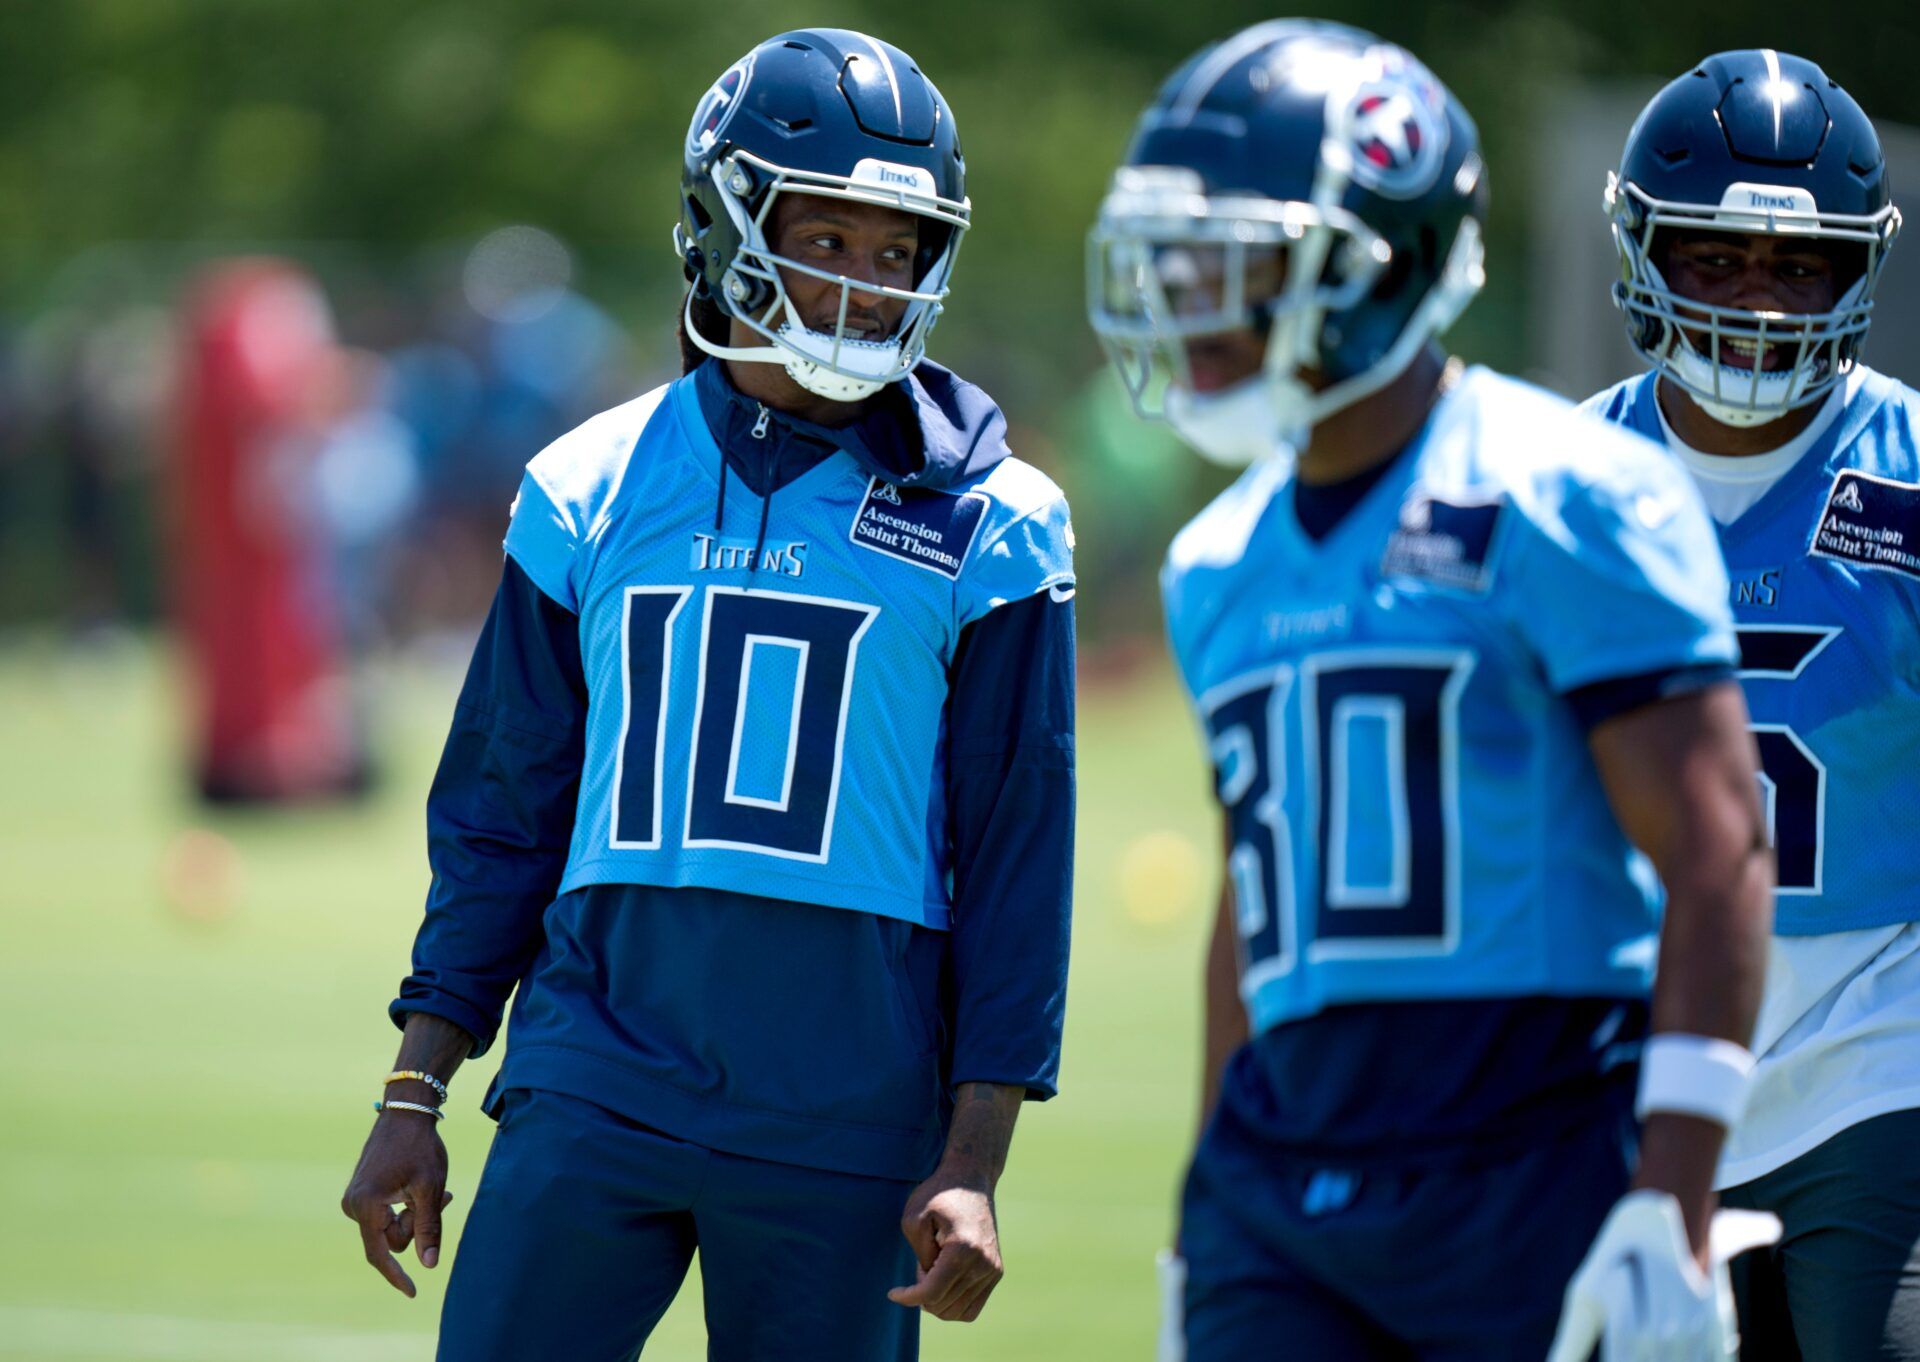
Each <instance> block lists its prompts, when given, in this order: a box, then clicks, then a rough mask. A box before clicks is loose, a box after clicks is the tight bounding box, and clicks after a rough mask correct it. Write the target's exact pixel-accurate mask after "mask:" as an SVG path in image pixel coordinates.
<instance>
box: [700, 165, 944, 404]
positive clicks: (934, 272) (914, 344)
mask: <svg viewBox="0 0 1920 1362" xmlns="http://www.w3.org/2000/svg"><path fill="white" fill-rule="evenodd" d="M710 175H711V178H712V181H713V186H714V189H715V190H716V191H717V192H716V194H715V196H714V198H715V201H717V202H718V203H719V204H720V206H721V208H722V210H723V211H724V212H725V213H726V215H727V218H728V222H729V224H730V225H731V227H732V229H733V233H734V235H735V236H736V237H737V238H738V241H739V245H738V246H737V247H736V249H735V250H734V253H733V258H732V260H731V261H730V262H729V264H728V267H727V270H726V272H725V274H724V275H723V276H722V278H721V284H720V288H719V289H718V290H717V296H716V299H715V301H716V302H718V303H719V305H720V307H721V310H722V311H724V312H725V313H726V314H727V315H728V316H730V317H733V318H735V319H737V320H739V321H741V322H743V323H745V324H746V326H747V327H748V328H750V329H751V330H753V331H754V332H755V333H757V334H758V335H759V336H761V337H762V338H763V339H764V340H766V341H767V342H768V343H767V344H766V345H760V346H732V345H722V344H718V343H716V342H714V341H713V340H712V339H710V338H708V337H706V336H703V335H701V334H700V333H699V331H698V329H697V328H696V327H695V326H694V325H693V319H692V314H691V309H692V302H693V299H692V295H691V294H690V295H689V296H688V300H687V306H688V318H687V323H688V324H687V333H688V335H689V336H690V337H691V338H692V340H693V342H694V344H696V345H698V346H699V347H700V349H701V350H703V351H705V352H706V353H707V354H709V355H713V356H715V357H717V358H720V359H726V360H743V361H747V362H752V363H767V364H779V365H781V366H783V367H784V368H785V369H786V371H787V373H788V375H789V376H790V377H791V378H792V379H793V381H794V382H796V383H798V384H799V385H800V386H801V387H803V388H805V389H806V390H807V391H808V392H811V393H814V394H816V395H817V396H820V397H825V398H828V399H830V400H833V401H838V402H857V401H859V400H861V399H863V398H866V397H870V396H872V395H873V394H874V393H877V392H878V391H880V389H881V388H883V387H885V386H886V385H887V384H889V383H896V382H898V381H899V380H901V379H903V378H905V377H906V376H907V375H908V374H909V373H911V372H912V371H913V368H914V366H915V365H917V364H918V363H919V362H920V360H921V359H922V358H923V357H924V356H925V354H926V347H927V336H928V333H929V332H931V331H932V329H933V324H934V322H935V321H937V320H938V319H939V316H940V313H941V311H942V310H943V308H944V305H945V299H946V296H947V290H948V281H949V279H950V278H951V277H952V274H953V265H954V259H955V257H956V255H957V254H958V251H959V246H960V238H961V236H962V235H963V234H964V233H965V232H966V229H967V226H968V223H969V220H970V216H971V208H970V206H969V205H968V203H967V202H966V201H965V200H959V201H956V200H952V199H946V198H942V197H940V196H939V195H938V194H936V193H935V192H934V189H933V177H932V176H931V175H928V174H927V173H926V172H925V171H922V170H917V169H914V168H912V167H904V166H895V165H890V164H885V163H882V162H878V161H871V160H867V161H862V162H860V164H859V165H857V166H855V167H854V171H853V173H852V174H850V175H828V174H822V173H818V172H814V171H806V170H794V169H788V168H786V167H782V166H777V165H774V164H773V163H771V162H769V161H766V160H763V159H761V158H760V157H757V156H754V155H752V154H751V153H749V152H746V151H736V152H734V153H733V154H732V155H730V156H728V157H725V158H724V159H722V160H719V161H716V162H715V163H714V164H713V166H712V168H711V171H710ZM783 193H788V194H808V195H813V196H816V197H820V198H828V199H838V200H841V201H843V202H848V203H860V204H871V205H874V206H877V207H882V208H893V209H897V210H899V211H901V212H903V213H908V214H911V215H912V216H914V217H915V218H917V219H918V220H919V223H920V233H921V247H920V249H919V250H918V251H916V253H915V260H914V265H915V269H914V283H913V286H912V287H911V288H899V287H894V286H890V285H885V284H879V283H874V282H871V281H867V280H860V279H855V278H853V277H851V276H849V275H843V274H834V273H831V272H829V271H826V270H822V269H820V268H818V267H816V266H813V265H809V264H806V263H804V262H803V261H799V260H795V259H793V258H791V257H789V256H784V255H780V254H778V253H777V252H775V250H774V249H773V247H772V246H771V245H770V244H769V242H768V240H767V232H768V230H769V227H770V224H771V223H772V221H773V215H774V207H775V205H776V204H777V203H778V202H779V199H780V196H781V195H782V194H783ZM689 244H690V243H688V242H687V241H686V239H685V233H684V231H683V230H682V229H681V228H676V229H675V246H676V248H677V249H679V250H680V251H681V253H682V254H683V255H684V254H685V253H686V251H687V248H688V246H689ZM783 271H790V272H792V273H794V274H799V275H805V276H808V277H810V278H814V279H820V280H824V281H826V282H827V283H829V284H832V285H834V286H835V287H837V288H838V290H839V296H838V308H837V311H836V314H835V318H834V322H833V327H832V330H830V331H818V330H815V329H813V328H811V327H809V326H808V325H807V319H806V318H804V317H803V316H801V315H800V311H799V309H798V308H797V307H796V306H795V305H794V303H793V300H792V298H791V297H790V296H789V294H788V292H787V287H786V282H785V280H784V279H783V278H782V272H783ZM855 294H861V295H864V296H867V297H879V298H886V299H891V300H895V301H898V302H903V303H904V304H905V305H906V307H905V310H904V312H903V313H902V314H901V316H900V319H899V321H898V322H897V323H896V324H895V326H894V328H893V330H892V333H891V334H890V335H888V336H887V337H885V338H883V339H879V340H874V339H869V338H866V337H862V336H859V335H855V334H850V333H849V331H848V328H847V322H848V313H849V311H850V307H851V304H852V299H853V296H854V295H855Z"/></svg>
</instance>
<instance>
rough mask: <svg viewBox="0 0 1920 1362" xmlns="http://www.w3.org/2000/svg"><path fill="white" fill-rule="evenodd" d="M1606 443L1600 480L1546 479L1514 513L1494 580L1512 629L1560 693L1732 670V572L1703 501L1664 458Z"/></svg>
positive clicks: (1647, 449)
mask: <svg viewBox="0 0 1920 1362" xmlns="http://www.w3.org/2000/svg"><path fill="white" fill-rule="evenodd" d="M1608 443H1609V444H1611V445H1613V446H1614V448H1609V449H1606V450H1604V451H1603V452H1604V454H1605V455H1606V456H1607V472H1606V474H1605V476H1604V477H1603V478H1601V479H1599V480H1595V481H1585V480H1582V479H1579V478H1577V477H1575V476H1574V475H1572V474H1571V473H1565V474H1560V475H1556V476H1554V477H1552V478H1548V479H1543V480H1542V482H1541V483H1537V484H1536V485H1535V488H1534V491H1535V492H1536V494H1537V495H1536V496H1535V497H1534V498H1532V501H1533V504H1532V505H1530V506H1525V507H1522V508H1520V509H1521V510H1522V514H1521V515H1520V517H1519V523H1518V524H1517V525H1515V526H1514V530H1513V538H1512V540H1511V541H1510V543H1509V551H1508V554H1507V555H1506V556H1507V558H1508V560H1509V561H1508V563H1507V565H1506V570H1505V571H1504V572H1502V574H1501V589H1502V590H1503V591H1504V593H1505V594H1506V596H1507V605H1508V609H1509V611H1510V612H1511V615H1512V618H1513V621H1514V624H1515V626H1516V627H1517V628H1518V630H1519V631H1520V633H1521V634H1522V635H1523V636H1524V637H1525V638H1526V639H1527V640H1528V642H1529V643H1530V644H1531V645H1532V647H1533V650H1534V652H1535V653H1536V654H1537V655H1538V657H1539V658H1540V660H1541V662H1542V664H1543V666H1544V667H1545V670H1546V673H1547V678H1548V682H1549V684H1550V685H1551V686H1552V688H1553V689H1554V690H1555V691H1557V692H1560V693H1562V694H1564V693H1566V692H1568V691H1571V690H1573V689H1575V688H1577V687H1580V686H1587V685H1592V684H1593V683H1595V682H1599V681H1615V680H1621V679H1624V678H1627V677H1633V676H1642V675H1646V674H1648V673H1653V672H1661V671H1669V670H1675V669H1679V668H1683V667H1697V666H1733V665H1735V663H1736V662H1737V659H1738V657H1739V651H1738V648H1737V647H1736V645H1735V643H1734V637H1733V612H1732V608H1731V606H1730V605H1729V603H1728V594H1729V592H1728V585H1727V570H1726V566H1725V564H1724V563H1723V561H1722V559H1721V556H1720V543H1719V540H1718V538H1717V537H1716V536H1715V534H1714V530H1713V524H1712V521H1711V520H1710V519H1709V518H1708V516H1707V512H1706V508H1705V507H1704V506H1703V505H1701V502H1700V497H1699V494H1698V492H1696V491H1695V490H1694V487H1693V484H1692V482H1691V481H1689V480H1688V478H1687V476H1686V474H1685V472H1684V471H1683V470H1681V468H1680V467H1679V466H1678V465H1677V464H1676V463H1675V462H1674V461H1673V460H1672V459H1670V458H1668V457H1667V456H1666V454H1665V453H1664V451H1661V450H1659V449H1657V448H1655V447H1654V446H1652V445H1650V444H1648V443H1647V442H1645V441H1643V440H1638V439H1619V440H1612V441H1609V442H1608Z"/></svg>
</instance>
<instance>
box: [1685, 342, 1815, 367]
mask: <svg viewBox="0 0 1920 1362" xmlns="http://www.w3.org/2000/svg"><path fill="white" fill-rule="evenodd" d="M1689 338H1690V339H1691V340H1692V341H1693V348H1694V349H1695V350H1697V351H1698V352H1699V353H1700V354H1701V355H1703V356H1705V357H1706V358H1709V359H1713V358H1717V359H1718V360H1719V362H1720V363H1721V364H1722V365H1723V366H1724V367H1726V368H1728V369H1744V370H1747V371H1749V372H1751V371H1752V370H1753V369H1754V368H1755V367H1756V361H1757V367H1758V368H1759V370H1760V372H1761V373H1763V374H1772V373H1778V372H1780V371H1781V370H1783V369H1786V368H1788V367H1790V366H1791V364H1792V359H1791V356H1790V354H1789V351H1792V350H1795V349H1798V348H1799V347H1798V346H1797V345H1795V344H1786V343H1782V342H1780V341H1768V342H1766V343H1765V344H1764V345H1762V344H1761V343H1760V342H1759V341H1757V340H1752V339H1739V338H1736V337H1734V336H1726V335H1723V336H1721V337H1720V352H1719V354H1718V356H1715V354H1714V352H1713V342H1712V340H1711V339H1710V338H1709V337H1707V336H1704V335H1698V334H1695V333H1693V332H1689Z"/></svg>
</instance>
